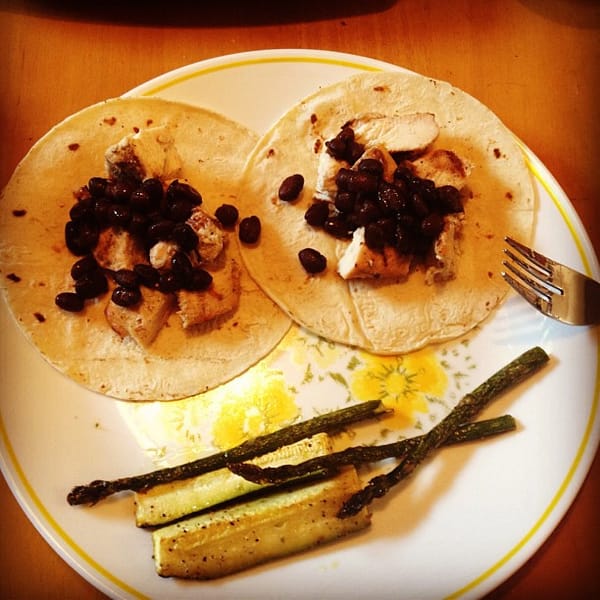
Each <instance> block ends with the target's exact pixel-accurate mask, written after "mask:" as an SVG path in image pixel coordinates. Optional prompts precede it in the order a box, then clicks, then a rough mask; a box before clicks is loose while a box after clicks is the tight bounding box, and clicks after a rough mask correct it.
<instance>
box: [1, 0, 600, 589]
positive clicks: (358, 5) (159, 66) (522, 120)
mask: <svg viewBox="0 0 600 600" xmlns="http://www.w3.org/2000/svg"><path fill="white" fill-rule="evenodd" d="M0 4H1V7H2V10H1V12H0V61H1V69H0V77H1V81H0V83H1V88H0V89H1V91H2V94H1V97H0V103H1V111H0V119H1V126H0V131H1V132H2V138H1V142H0V145H1V152H2V154H1V160H0V185H2V186H4V184H5V183H6V182H7V180H8V178H9V177H10V174H11V172H12V170H13V169H14V167H15V166H16V164H17V162H18V161H19V160H20V159H21V157H22V156H23V155H24V154H25V153H26V151H27V150H28V148H29V147H30V146H31V144H32V143H33V142H34V141H35V140H36V139H38V138H39V137H40V136H41V135H42V134H43V133H44V132H46V131H47V130H48V129H49V128H50V127H51V126H52V125H53V124H54V123H56V122H58V121H60V120H61V119H63V118H64V117H66V116H67V115H69V114H70V113H72V112H74V111H76V110H78V109H80V108H82V107H84V106H86V105H89V104H92V103H94V102H97V101H99V100H102V99H104V98H107V97H111V96H118V95H120V94H121V93H123V92H125V91H127V90H128V89H130V88H132V87H134V86H135V85H137V84H139V83H141V82H143V81H145V80H147V79H149V78H151V77H154V76H156V75H159V74H161V73H163V72H165V71H168V70H171V69H173V68H176V67H179V66H182V65H185V64H188V63H191V62H195V61H198V60H202V59H206V58H209V57H213V56H218V55H221V54H229V53H235V52H241V51H246V50H256V49H266V48H322V49H326V50H338V51H344V52H351V53H356V54H362V55H366V56H371V57H373V58H378V59H382V60H385V61H390V62H393V63H396V64H398V65H401V66H404V67H407V68H409V69H412V70H415V71H418V72H421V73H424V74H427V75H430V76H432V77H436V78H440V79H445V80H449V81H451V82H452V83H454V84H455V85H457V86H459V87H461V88H463V89H464V90H466V91H468V92H470V93H471V94H473V95H474V96H476V97H477V98H479V99H480V100H481V101H482V102H484V103H485V104H486V105H488V106H489V107H491V108H492V109H493V110H494V111H495V112H496V113H497V114H498V115H499V116H500V117H501V118H502V119H503V120H504V121H505V123H506V124H507V125H508V127H510V128H511V129H512V130H513V131H514V132H515V133H516V134H517V135H518V136H519V137H520V138H521V139H523V140H524V141H525V142H526V143H527V144H528V145H529V147H530V148H532V149H533V151H534V152H535V153H536V154H537V155H538V156H539V158H540V159H541V160H542V161H543V163H544V164H545V165H546V166H547V167H548V168H549V170H550V171H551V172H552V173H553V174H554V176H555V177H556V178H557V179H558V181H559V182H560V183H561V185H562V186H563V188H564V189H565V191H566V193H567V194H568V196H569V197H570V199H571V201H572V203H573V205H574V206H575V208H576V210H577V211H578V213H579V215H580V217H581V219H582V221H583V222H584V223H585V225H586V227H587V230H588V232H589V235H590V238H591V240H592V243H593V245H594V246H595V248H596V251H597V252H598V251H599V250H600V218H599V217H600V214H599V213H600V211H599V208H600V186H599V178H598V169H599V166H598V156H599V154H600V153H599V150H600V147H599V143H598V140H600V120H599V119H598V110H597V102H598V100H600V95H599V94H598V91H599V85H598V84H599V77H600V71H599V69H598V64H599V62H600V52H599V50H600V44H599V42H600V35H599V34H600V5H599V4H598V2H596V1H595V0H588V1H585V0H571V1H567V0H520V1H518V0H487V1H486V2H479V1H478V0H473V1H471V2H469V1H466V0H463V1H460V0H445V1H444V2H425V1H416V0H398V1H396V2H394V1H391V0H388V1H384V0H373V1H371V2H361V1H354V0H346V1H344V2H338V1H336V0H329V1H328V2H323V1H322V0H321V1H314V2H313V1H310V0H305V1H304V2H295V3H288V2H283V1H280V2H275V1H273V2H267V1H261V0H255V1H254V2H242V1H240V2H235V1H229V2H212V3H204V2H196V3H189V5H192V4H193V5H197V6H198V8H190V7H189V6H188V3H186V2H178V1H172V2H168V3H157V2H146V3H145V5H144V3H139V5H141V6H142V7H143V8H136V6H137V4H138V3H136V2H133V1H130V2H127V3H118V2H112V1H110V0H105V1H104V2H99V3H87V2H54V3H53V2H19V1H14V2H7V1H2V2H0ZM89 4H93V5H95V6H97V8H82V7H85V6H87V5H89ZM209 4H210V7H205V5H209ZM148 5H149V6H148ZM58 6H59V7H60V8H57V7H58ZM163 13H164V14H163ZM573 400H575V399H573ZM0 522H1V526H0V565H1V566H0V573H1V574H0V597H2V598H7V599H8V598H10V599H21V598H57V599H58V598H61V599H64V598H67V599H69V598H101V597H103V595H102V594H101V593H99V592H98V591H97V590H95V589H94V588H93V587H92V586H91V585H90V584H88V583H87V582H86V581H84V580H83V579H82V578H81V577H80V576H79V575H78V574H76V573H75V572H74V571H72V570H71V569H70V567H68V566H67V564H66V563H64V562H63V561H62V560H61V559H60V558H59V557H58V556H57V555H56V554H55V553H54V552H53V551H52V550H51V549H50V547H49V546H48V545H47V544H46V542H45V541H44V540H43V539H42V538H41V537H40V536H39V535H38V533H37V532H36V530H35V529H34V528H33V526H32V525H31V524H30V523H29V521H28V520H27V518H26V517H25V516H24V514H23V513H22V512H21V510H20V508H19V507H18V505H17V503H16V501H15V500H14V498H13V497H12V495H11V493H10V491H9V490H8V488H7V486H6V484H5V482H4V480H3V479H2V478H0ZM599 541H600V459H599V458H597V459H596V461H595V463H594V465H593V467H592V469H591V472H590V473H589V476H588V478H587V480H586V482H585V484H584V485H583V488H582V490H581V492H580V494H579V495H578V497H577V499H576V500H575V502H574V504H573V505H572V508H571V509H570V511H569V512H568V514H567V516H566V517H565V519H564V520H563V521H562V523H561V524H560V526H559V527H558V528H557V530H556V531H555V532H554V533H553V535H552V536H551V537H550V539H549V540H548V541H547V542H546V543H545V544H544V546H543V547H542V549H541V550H540V551H539V552H538V553H537V554H536V555H535V556H534V557H533V558H532V559H531V560H530V561H529V562H528V563H527V564H526V565H525V566H524V567H523V568H522V569H521V570H520V571H519V572H518V573H516V574H515V575H514V576H513V577H511V578H510V579H509V580H508V581H507V582H506V583H504V584H503V585H502V586H501V587H500V588H499V589H497V590H496V591H495V592H493V593H492V594H491V595H490V596H489V598H491V599H494V600H500V599H502V600H505V599H518V598H541V597H545V598H566V597H583V596H582V594H583V592H586V593H587V594H588V595H587V597H591V596H593V595H594V594H593V593H592V592H593V591H595V592H596V595H597V594H598V592H600V579H599V578H598V570H599V567H600V562H599V561H600V544H599ZM578 593H579V594H578Z"/></svg>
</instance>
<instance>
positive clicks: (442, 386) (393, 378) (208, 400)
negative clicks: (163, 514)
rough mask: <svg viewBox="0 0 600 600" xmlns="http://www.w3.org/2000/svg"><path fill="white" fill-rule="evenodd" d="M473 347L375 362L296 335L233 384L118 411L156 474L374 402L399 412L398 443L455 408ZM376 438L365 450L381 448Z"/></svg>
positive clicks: (390, 430)
mask: <svg viewBox="0 0 600 600" xmlns="http://www.w3.org/2000/svg"><path fill="white" fill-rule="evenodd" d="M468 345H469V344H468V340H464V339H463V340H462V341H461V342H458V343H457V342H453V343H451V344H449V345H445V346H444V345H442V346H439V347H435V348H430V349H424V350H420V351H418V352H414V353H411V354H407V355H404V356H376V355H372V354H369V353H367V352H364V351H360V350H357V349H355V348H349V347H345V346H341V345H339V344H335V343H332V342H329V341H327V340H325V339H323V338H319V337H318V336H315V335H313V334H312V333H310V332H308V331H306V330H304V329H302V328H301V327H298V326H295V325H294V326H292V327H291V329H290V331H289V332H288V333H287V334H286V336H285V337H284V338H283V339H282V340H281V342H280V344H279V345H278V346H277V348H275V349H274V350H273V351H272V352H271V354H269V355H268V356H267V357H265V358H264V359H262V360H261V361H259V362H258V363H257V364H256V365H254V366H253V367H251V368H250V369H248V370H247V371H246V372H245V373H243V374H242V375H240V376H239V377H237V378H236V379H235V380H233V381H230V382H228V383H226V384H223V385H222V386H219V387H218V388H215V389H214V390H210V391H209V392H206V393H204V394H199V395H197V396H193V397H191V398H185V399H182V400H176V401H172V402H148V403H121V404H120V405H119V407H120V408H119V410H120V412H121V414H122V416H123V418H124V420H125V421H126V422H127V424H128V426H129V427H130V429H131V431H132V432H133V434H134V435H135V437H136V440H137V442H138V444H139V445H140V447H141V448H143V449H144V450H145V451H146V453H147V454H148V456H149V457H150V458H151V460H152V461H153V463H154V464H156V465H157V466H166V465H169V464H178V463H181V462H185V461H189V460H193V459H195V458H198V457H199V456H202V455H205V454H208V453H210V452H214V451H215V450H223V449H227V448H230V447H232V446H235V445H237V444H240V443H242V442H243V441H245V440H247V439H248V438H251V437H255V436H258V435H262V434H265V433H269V432H271V431H274V430H275V429H279V428H281V427H284V426H285V425H288V424H290V423H292V422H294V421H298V420H300V419H305V418H310V417H312V416H314V414H315V413H323V412H325V411H328V410H334V409H336V408H340V407H342V406H344V405H346V404H348V403H350V402H357V401H366V400H373V399H378V400H381V401H382V402H383V404H384V405H385V406H386V407H388V408H391V409H393V411H394V412H393V415H392V416H390V417H388V418H386V419H384V420H383V421H382V422H381V423H380V431H379V434H382V435H384V436H385V437H388V436H393V437H395V438H396V439H400V438H402V437H407V436H409V435H415V434H416V433H418V432H419V431H421V430H424V429H426V428H428V427H429V426H430V424H432V423H434V422H436V421H438V420H439V419H440V418H442V417H443V416H444V415H445V414H446V413H447V412H448V411H449V410H450V408H451V406H452V405H453V404H454V403H455V402H456V401H457V398H458V397H459V396H460V395H461V393H462V392H461V387H462V386H463V385H464V384H466V383H468V379H469V373H468V371H469V370H470V369H472V368H473V363H472V359H471V357H470V356H468V351H467V348H468ZM465 367H466V368H465ZM369 435H370V436H371V437H370V438H369V440H366V442H365V443H375V442H376V441H377V440H374V439H373V437H372V432H371V433H369ZM376 436H377V434H376ZM377 437H379V436H377Z"/></svg>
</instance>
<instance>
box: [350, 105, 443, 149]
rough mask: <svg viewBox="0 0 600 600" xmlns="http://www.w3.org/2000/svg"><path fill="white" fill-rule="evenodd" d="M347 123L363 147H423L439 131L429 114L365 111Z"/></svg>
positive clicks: (433, 116) (433, 117) (432, 139)
mask: <svg viewBox="0 0 600 600" xmlns="http://www.w3.org/2000/svg"><path fill="white" fill-rule="evenodd" d="M348 125H349V126H350V127H351V128H352V130H353V131H354V138H355V139H356V141H357V142H359V143H360V144H363V145H364V146H365V147H369V146H383V147H384V148H386V149H387V151H388V152H409V151H416V150H424V149H425V148H427V146H429V145H430V144H431V143H432V142H434V141H435V139H436V138H437V136H438V135H439V133H440V128H439V127H438V124H437V123H436V121H435V115H433V114H431V113H411V114H406V115H394V116H390V115H379V114H375V113H368V114H365V115H362V116H360V117H357V118H356V119H353V120H352V121H350V123H348Z"/></svg>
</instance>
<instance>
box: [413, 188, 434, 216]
mask: <svg viewBox="0 0 600 600" xmlns="http://www.w3.org/2000/svg"><path fill="white" fill-rule="evenodd" d="M408 201H409V205H410V208H411V210H412V212H413V213H414V214H415V215H416V216H417V217H421V218H423V217H425V216H426V215H428V214H429V212H430V211H429V206H428V204H427V202H425V199H424V198H423V196H422V195H421V194H420V193H419V192H413V193H412V194H410V196H409V198H408Z"/></svg>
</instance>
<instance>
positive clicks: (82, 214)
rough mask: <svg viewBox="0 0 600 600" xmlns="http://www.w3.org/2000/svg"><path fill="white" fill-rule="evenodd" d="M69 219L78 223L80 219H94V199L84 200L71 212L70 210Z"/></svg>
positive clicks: (75, 205) (76, 204) (77, 203)
mask: <svg viewBox="0 0 600 600" xmlns="http://www.w3.org/2000/svg"><path fill="white" fill-rule="evenodd" d="M69 217H70V218H71V219H72V220H73V221H77V220H78V219H90V218H92V219H93V218H94V201H93V200H92V198H91V197H90V198H82V199H81V200H79V201H78V202H76V203H75V204H73V206H72V207H71V210H69Z"/></svg>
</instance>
